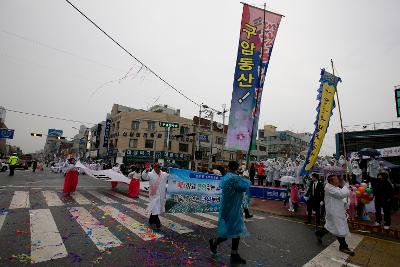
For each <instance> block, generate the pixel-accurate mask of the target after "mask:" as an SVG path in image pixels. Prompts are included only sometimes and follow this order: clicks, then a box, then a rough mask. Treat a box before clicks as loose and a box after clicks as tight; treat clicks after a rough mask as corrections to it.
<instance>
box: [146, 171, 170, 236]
mask: <svg viewBox="0 0 400 267" xmlns="http://www.w3.org/2000/svg"><path fill="white" fill-rule="evenodd" d="M168 176H169V174H168V173H166V172H163V171H161V170H160V166H159V164H158V163H156V164H154V169H153V171H151V172H149V174H148V177H149V204H148V207H147V212H148V213H150V218H149V224H150V227H154V226H155V227H156V228H157V229H160V227H161V222H160V218H158V215H160V214H162V213H164V212H165V202H166V199H165V194H166V190H167V186H166V184H167V180H168Z"/></svg>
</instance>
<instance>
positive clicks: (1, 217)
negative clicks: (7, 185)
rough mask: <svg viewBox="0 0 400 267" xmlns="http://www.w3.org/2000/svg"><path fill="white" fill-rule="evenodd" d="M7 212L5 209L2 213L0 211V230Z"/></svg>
mask: <svg viewBox="0 0 400 267" xmlns="http://www.w3.org/2000/svg"><path fill="white" fill-rule="evenodd" d="M7 214H8V212H7V211H4V212H3V213H0V231H1V228H2V227H3V224H4V220H5V219H6V217H7Z"/></svg>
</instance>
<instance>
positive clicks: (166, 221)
mask: <svg viewBox="0 0 400 267" xmlns="http://www.w3.org/2000/svg"><path fill="white" fill-rule="evenodd" d="M124 206H125V207H126V208H128V209H130V210H133V211H134V212H136V213H138V214H140V215H142V216H144V217H148V214H147V213H146V210H145V209H143V208H142V207H139V206H137V205H134V204H125V205H124ZM158 217H159V218H160V221H161V224H162V225H163V226H165V227H167V228H169V229H171V230H172V231H174V232H176V233H178V234H186V233H191V232H193V230H192V229H190V228H187V227H185V226H183V225H181V224H179V223H176V222H173V221H171V220H169V219H167V218H165V217H162V216H158Z"/></svg>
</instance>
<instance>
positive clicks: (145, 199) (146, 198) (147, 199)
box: [139, 195, 149, 202]
mask: <svg viewBox="0 0 400 267" xmlns="http://www.w3.org/2000/svg"><path fill="white" fill-rule="evenodd" d="M139 198H140V199H142V200H144V201H146V202H149V198H148V197H145V196H142V195H139Z"/></svg>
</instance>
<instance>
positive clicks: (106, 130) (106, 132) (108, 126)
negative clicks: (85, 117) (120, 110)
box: [103, 119, 111, 147]
mask: <svg viewBox="0 0 400 267" xmlns="http://www.w3.org/2000/svg"><path fill="white" fill-rule="evenodd" d="M110 129H111V120H110V119H107V120H106V127H105V128H104V139H103V140H104V142H103V147H108V140H109V139H110Z"/></svg>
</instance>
